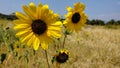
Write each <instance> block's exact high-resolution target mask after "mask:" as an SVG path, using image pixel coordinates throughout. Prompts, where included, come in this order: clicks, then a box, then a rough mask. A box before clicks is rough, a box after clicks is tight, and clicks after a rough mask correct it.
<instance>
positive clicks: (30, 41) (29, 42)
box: [27, 35, 35, 46]
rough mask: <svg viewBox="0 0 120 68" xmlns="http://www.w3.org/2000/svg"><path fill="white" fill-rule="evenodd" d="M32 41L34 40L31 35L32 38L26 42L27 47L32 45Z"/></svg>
mask: <svg viewBox="0 0 120 68" xmlns="http://www.w3.org/2000/svg"><path fill="white" fill-rule="evenodd" d="M34 40H35V36H34V35H33V36H31V38H30V39H29V40H28V42H27V45H28V46H30V45H31V44H32V43H33V41H34Z"/></svg>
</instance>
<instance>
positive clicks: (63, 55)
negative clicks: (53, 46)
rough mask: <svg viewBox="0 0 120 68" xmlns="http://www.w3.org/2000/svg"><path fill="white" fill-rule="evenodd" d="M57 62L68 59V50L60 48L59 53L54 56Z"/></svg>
mask: <svg viewBox="0 0 120 68" xmlns="http://www.w3.org/2000/svg"><path fill="white" fill-rule="evenodd" d="M55 58H56V61H57V62H58V63H65V62H66V61H67V60H68V59H69V51H68V50H60V51H59V54H58V55H56V56H55Z"/></svg>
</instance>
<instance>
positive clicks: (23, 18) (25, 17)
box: [15, 12, 28, 20]
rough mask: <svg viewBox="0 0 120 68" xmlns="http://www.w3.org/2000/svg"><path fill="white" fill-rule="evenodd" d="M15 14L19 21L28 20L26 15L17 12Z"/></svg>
mask: <svg viewBox="0 0 120 68" xmlns="http://www.w3.org/2000/svg"><path fill="white" fill-rule="evenodd" d="M15 14H16V16H17V17H18V18H19V19H22V20H28V17H27V16H26V15H25V14H23V13H21V12H16V13H15Z"/></svg>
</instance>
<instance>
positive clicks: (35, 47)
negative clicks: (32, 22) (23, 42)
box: [33, 37, 40, 50]
mask: <svg viewBox="0 0 120 68" xmlns="http://www.w3.org/2000/svg"><path fill="white" fill-rule="evenodd" d="M39 45H40V40H39V39H38V38H37V37H36V38H35V40H34V43H33V47H34V50H38V48H39Z"/></svg>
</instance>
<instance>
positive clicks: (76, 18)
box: [72, 12, 81, 23]
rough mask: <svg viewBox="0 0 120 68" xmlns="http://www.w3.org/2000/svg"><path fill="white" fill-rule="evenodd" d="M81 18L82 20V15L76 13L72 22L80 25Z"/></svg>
mask: <svg viewBox="0 0 120 68" xmlns="http://www.w3.org/2000/svg"><path fill="white" fill-rule="evenodd" d="M80 18H81V16H80V14H79V13H77V12H76V13H74V14H73V16H72V22H73V23H78V22H79V21H80Z"/></svg>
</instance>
